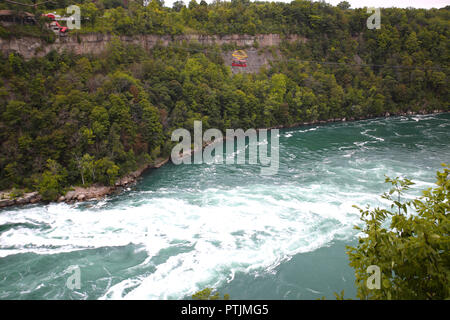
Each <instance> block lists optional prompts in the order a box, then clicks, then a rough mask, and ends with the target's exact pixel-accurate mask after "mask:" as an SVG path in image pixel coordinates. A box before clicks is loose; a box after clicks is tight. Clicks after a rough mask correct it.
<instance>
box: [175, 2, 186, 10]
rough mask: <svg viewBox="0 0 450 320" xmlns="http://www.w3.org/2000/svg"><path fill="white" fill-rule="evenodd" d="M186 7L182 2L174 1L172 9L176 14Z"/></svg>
mask: <svg viewBox="0 0 450 320" xmlns="http://www.w3.org/2000/svg"><path fill="white" fill-rule="evenodd" d="M185 7H186V5H185V4H184V2H183V1H175V2H174V3H173V5H172V9H173V10H174V11H176V12H180V11H181V9H182V8H185Z"/></svg>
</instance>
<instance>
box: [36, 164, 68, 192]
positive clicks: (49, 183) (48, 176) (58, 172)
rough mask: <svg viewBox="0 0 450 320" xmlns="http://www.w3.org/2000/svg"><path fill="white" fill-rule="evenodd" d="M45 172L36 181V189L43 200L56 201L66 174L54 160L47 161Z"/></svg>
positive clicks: (61, 190)
mask: <svg viewBox="0 0 450 320" xmlns="http://www.w3.org/2000/svg"><path fill="white" fill-rule="evenodd" d="M46 168H47V169H46V170H45V171H44V172H43V173H42V175H40V177H39V178H37V179H36V181H35V183H36V188H37V190H38V191H39V194H40V195H41V196H42V199H43V200H47V201H52V200H56V199H57V198H58V196H59V195H61V194H62V193H63V189H64V188H63V186H64V183H65V179H66V176H67V172H66V170H65V169H64V168H62V167H61V165H60V164H59V163H58V162H56V161H55V160H52V159H48V160H47V166H46Z"/></svg>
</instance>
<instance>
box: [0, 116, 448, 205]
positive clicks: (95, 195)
mask: <svg viewBox="0 0 450 320" xmlns="http://www.w3.org/2000/svg"><path fill="white" fill-rule="evenodd" d="M444 112H448V111H444V110H433V111H432V112H426V111H424V110H422V111H419V112H412V111H408V112H399V113H395V114H390V113H388V112H386V114H385V115H384V117H385V118H387V117H390V116H412V115H418V114H419V115H426V114H438V113H444ZM373 118H376V117H371V116H366V117H358V118H353V117H352V118H348V119H347V118H336V119H328V120H316V121H311V122H299V123H293V124H290V125H280V126H275V127H270V128H264V129H284V128H295V127H301V126H308V125H317V124H325V123H330V122H346V121H358V120H366V119H373ZM258 130H260V129H258ZM206 145H207V144H204V145H203V148H204V147H205V146H206ZM196 151H197V150H192V151H191V153H193V152H196ZM184 156H187V154H183V155H181V157H184ZM168 161H169V158H160V159H157V161H156V163H155V164H153V165H145V166H143V167H141V168H139V169H138V170H136V171H134V172H131V173H129V174H127V175H125V176H123V177H122V178H120V179H119V180H117V181H116V183H115V184H114V186H104V185H97V184H96V185H92V186H89V187H80V186H77V187H72V188H70V190H69V191H68V192H67V193H66V194H65V195H63V196H61V197H59V199H58V201H57V202H66V203H74V202H79V201H87V200H92V199H97V200H98V199H102V198H103V197H105V196H107V195H109V194H114V193H119V192H120V191H122V190H123V188H125V187H127V186H130V185H132V184H135V183H136V181H137V180H138V178H139V177H140V176H141V175H142V174H143V173H144V172H145V171H146V170H147V169H152V168H155V169H156V168H160V167H162V166H163V165H165V164H166V163H167V162H168ZM10 193H11V191H0V208H3V207H8V206H13V205H25V204H33V203H37V202H41V201H42V198H41V196H40V195H39V193H38V192H29V193H24V194H23V195H21V196H18V197H11V195H10Z"/></svg>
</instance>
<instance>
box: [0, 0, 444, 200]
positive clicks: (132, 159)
mask: <svg viewBox="0 0 450 320" xmlns="http://www.w3.org/2000/svg"><path fill="white" fill-rule="evenodd" d="M22 2H26V1H25V0H23V1H22ZM28 2H30V3H31V2H32V1H28ZM55 2H56V3H57V4H55V5H53V4H51V3H49V4H46V6H47V7H45V6H43V7H39V8H38V10H40V11H36V13H37V14H39V12H47V11H48V10H52V11H54V10H55V9H57V8H64V7H65V6H67V5H69V4H70V3H69V1H68V0H63V1H55ZM78 2H80V7H81V12H82V17H83V20H82V28H81V30H77V31H76V32H81V33H86V32H104V33H112V34H117V35H120V34H126V35H131V34H137V33H147V34H172V35H174V34H182V33H210V34H219V35H223V34H231V33H246V34H255V33H280V34H299V35H301V36H304V37H306V38H307V39H308V41H307V42H306V43H288V42H283V43H282V44H281V45H280V46H279V47H277V48H259V50H260V51H264V50H270V51H271V52H272V54H273V56H274V57H275V60H274V61H273V62H272V63H271V67H270V68H265V67H263V68H261V70H260V72H258V73H255V74H240V73H238V74H233V73H232V72H231V67H230V66H229V65H227V64H225V62H224V59H223V54H224V52H225V53H226V52H230V50H232V49H240V48H237V47H233V46H230V45H224V46H223V47H220V46H209V47H201V46H199V45H194V44H190V45H187V44H186V45H178V46H169V47H155V48H153V49H152V50H151V51H150V52H146V51H144V50H143V49H142V48H141V47H138V46H126V45H124V44H123V43H122V42H120V41H119V40H115V41H113V42H112V43H111V45H110V46H109V48H108V49H107V50H106V51H105V52H104V53H103V54H101V55H98V56H76V55H74V54H71V53H63V54H58V53H56V52H52V53H50V54H48V55H47V56H46V57H43V58H33V59H31V60H24V59H23V58H22V57H21V56H19V55H17V54H10V55H8V56H5V55H3V56H2V57H0V115H1V116H0V145H1V148H0V189H8V188H13V187H14V188H26V189H32V190H36V189H37V190H39V191H40V192H41V194H43V195H44V198H46V199H49V200H50V199H55V198H56V197H57V195H58V194H61V193H63V192H64V190H65V188H66V187H68V186H71V185H89V184H92V183H101V184H113V183H114V181H115V180H116V179H117V178H118V177H120V176H123V175H124V174H126V173H128V172H130V171H132V170H135V169H136V168H137V167H139V166H141V165H144V164H148V163H152V162H153V161H155V160H156V159H157V158H159V157H163V156H167V155H168V154H169V153H170V149H171V146H172V143H171V142H170V134H171V132H172V130H173V129H176V128H180V127H183V128H188V129H189V128H192V126H193V121H194V120H202V121H203V127H204V129H207V128H209V127H214V128H219V129H222V130H223V129H225V128H250V127H253V128H255V127H271V126H276V125H292V124H294V123H301V122H311V121H316V120H326V119H335V118H347V119H348V118H359V117H369V116H383V115H384V114H385V113H386V112H389V113H398V112H406V111H416V112H417V111H428V112H431V111H433V110H436V109H438V110H444V111H448V101H449V86H448V74H449V61H450V56H449V55H450V50H449V40H448V39H449V25H450V23H449V21H450V19H449V17H450V8H449V7H446V8H444V9H440V10H415V9H383V10H382V21H381V23H382V28H381V29H379V30H376V29H374V30H368V29H367V27H366V20H367V18H368V16H369V15H370V14H367V13H366V11H365V10H364V9H356V10H353V9H348V6H347V5H346V3H345V2H344V3H341V4H340V5H339V6H337V7H333V6H330V5H327V4H324V3H319V2H317V3H311V2H309V1H293V2H292V3H290V4H287V3H272V2H269V3H266V2H264V3H258V2H252V3H250V2H249V1H242V0H240V1H232V2H215V3H213V4H211V5H207V4H206V3H205V2H204V1H202V2H201V3H200V4H197V3H196V2H195V1H191V2H190V3H189V4H188V6H187V7H186V6H184V4H183V3H182V2H176V3H175V4H174V6H173V8H166V7H163V6H161V3H160V2H158V1H152V2H151V3H150V4H149V5H148V6H147V7H143V6H142V5H141V4H139V3H138V2H135V1H128V2H127V4H124V2H123V1H119V0H98V1H78ZM5 8H8V9H18V6H15V5H12V4H8V3H3V2H2V4H0V9H5ZM22 10H23V8H22ZM60 11H61V13H62V12H63V11H64V10H63V9H61V10H60ZM71 32H75V31H71ZM22 35H38V36H44V37H47V36H48V37H49V39H48V40H49V41H52V39H51V37H50V36H49V35H48V31H47V30H46V29H45V27H43V24H42V23H39V24H37V25H36V26H20V27H19V28H17V30H14V29H11V28H3V27H0V36H1V37H3V38H8V37H19V36H22ZM358 61H359V62H358ZM360 62H362V64H361V65H358V63H360Z"/></svg>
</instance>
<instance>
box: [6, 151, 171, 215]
mask: <svg viewBox="0 0 450 320" xmlns="http://www.w3.org/2000/svg"><path fill="white" fill-rule="evenodd" d="M168 161H169V158H164V159H158V160H157V161H156V163H155V164H153V165H145V166H142V167H141V168H139V169H138V170H136V171H133V172H131V173H129V174H127V175H125V176H123V177H122V178H120V179H118V180H117V181H116V183H115V184H114V186H104V185H98V184H94V185H91V186H89V187H80V186H76V187H71V188H70V190H69V191H67V192H66V194H65V195H63V196H61V197H59V199H58V201H57V202H66V203H74V202H78V201H87V200H93V199H102V198H103V197H105V196H107V195H109V194H113V193H119V192H120V191H122V190H123V188H125V187H127V186H130V185H132V184H134V183H136V181H137V180H138V178H139V177H140V176H141V175H142V174H143V173H144V172H145V171H146V170H147V169H157V168H160V167H162V166H163V165H165V164H166V163H167V162H168ZM42 201H43V200H42V198H41V196H40V195H39V193H38V192H29V193H24V194H23V195H20V196H17V197H14V196H12V195H11V191H0V208H3V207H9V206H14V205H25V204H33V203H37V202H42Z"/></svg>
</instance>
